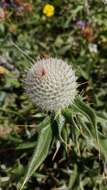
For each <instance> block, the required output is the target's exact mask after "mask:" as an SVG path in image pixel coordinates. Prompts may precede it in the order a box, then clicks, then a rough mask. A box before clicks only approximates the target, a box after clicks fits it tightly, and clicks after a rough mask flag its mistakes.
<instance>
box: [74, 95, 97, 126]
mask: <svg viewBox="0 0 107 190" xmlns="http://www.w3.org/2000/svg"><path fill="white" fill-rule="evenodd" d="M75 108H77V110H78V111H79V112H80V113H82V114H83V115H85V116H86V117H87V119H88V120H89V121H90V122H91V124H92V125H93V126H94V127H95V128H96V114H95V112H94V110H93V109H92V108H91V107H90V106H88V105H87V104H86V103H85V102H83V101H82V98H81V97H80V96H78V97H77V98H76V99H75Z"/></svg>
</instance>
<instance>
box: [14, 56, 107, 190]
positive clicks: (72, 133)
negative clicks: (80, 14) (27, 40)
mask: <svg viewBox="0 0 107 190" xmlns="http://www.w3.org/2000/svg"><path fill="white" fill-rule="evenodd" d="M77 86H78V85H77V82H76V76H75V72H74V70H73V69H72V66H71V65H68V64H67V63H66V62H64V61H63V60H61V59H57V58H48V59H42V60H38V61H37V62H36V63H34V64H33V65H32V66H31V68H29V69H28V71H27V73H26V75H25V77H24V88H25V92H26V94H27V95H28V96H29V97H30V99H31V101H32V102H33V103H34V104H35V105H36V106H37V107H38V108H40V109H41V110H42V111H46V112H47V114H46V117H44V119H43V121H41V122H40V123H39V124H38V126H37V127H38V129H39V134H38V141H37V144H36V147H35V150H34V154H33V156H32V157H31V160H30V162H29V165H28V169H27V172H26V174H25V176H24V179H23V180H22V182H21V184H20V183H19V184H18V185H19V186H18V187H19V189H20V190H22V189H23V188H24V186H25V184H26V183H27V181H28V180H29V178H30V177H31V176H32V175H33V174H34V173H35V171H36V170H37V169H38V168H39V166H40V165H41V164H42V163H43V161H44V160H45V158H46V157H47V156H48V153H49V151H50V149H51V147H52V146H56V150H55V152H54V154H53V159H54V157H55V156H56V154H57V152H58V151H59V149H60V146H63V147H64V150H65V151H66V152H67V150H68V147H69V148H70V147H72V149H73V151H74V152H75V154H77V155H78V154H80V153H78V149H79V148H78V146H79V143H81V138H82V139H83V145H82V147H81V149H82V152H84V150H85V151H86V150H87V151H88V150H91V149H92V148H95V149H96V150H97V151H98V153H99V155H100V154H101V155H102V157H103V159H104V160H107V156H106V150H107V147H106V146H105V145H104V143H105V140H106V136H105V132H104V128H103V127H102V130H101V131H100V130H98V124H99V123H101V122H102V121H103V123H105V121H106V119H105V118H104V117H102V116H101V115H100V116H99V115H98V114H97V113H96V112H95V110H93V109H92V108H91V107H90V106H89V105H88V104H87V103H85V102H84V101H83V98H82V97H81V96H80V95H78V93H77ZM50 112H52V113H53V114H50ZM53 115H54V117H53ZM83 147H84V148H83ZM99 159H100V156H99ZM71 173H72V172H71ZM73 183H74V182H72V175H70V176H69V183H68V185H67V189H69V190H71V189H72V187H73Z"/></svg>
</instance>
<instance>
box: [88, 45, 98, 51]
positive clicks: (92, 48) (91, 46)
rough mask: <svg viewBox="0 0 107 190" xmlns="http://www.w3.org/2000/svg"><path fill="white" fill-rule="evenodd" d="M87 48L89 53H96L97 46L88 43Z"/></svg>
mask: <svg viewBox="0 0 107 190" xmlns="http://www.w3.org/2000/svg"><path fill="white" fill-rule="evenodd" d="M88 48H89V51H90V53H98V47H97V44H92V43H90V44H89V45H88Z"/></svg>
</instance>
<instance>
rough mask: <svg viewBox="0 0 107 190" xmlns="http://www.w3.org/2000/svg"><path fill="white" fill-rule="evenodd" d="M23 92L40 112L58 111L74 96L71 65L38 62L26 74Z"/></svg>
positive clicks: (55, 61)
mask: <svg viewBox="0 0 107 190" xmlns="http://www.w3.org/2000/svg"><path fill="white" fill-rule="evenodd" d="M24 83H25V90H26V93H27V94H28V95H29V97H30V98H31V99H32V101H33V102H34V103H35V104H36V105H37V106H38V107H39V108H41V109H42V110H46V111H58V110H59V109H63V108H65V107H67V106H68V105H69V104H71V103H72V102H73V100H74V98H75V96H76V93H77V91H76V88H77V83H76V77H75V72H74V71H73V70H72V67H71V65H68V64H67V63H65V62H64V61H63V60H61V59H57V58H48V59H42V60H38V61H37V62H36V63H35V64H34V65H33V66H32V67H31V68H30V69H29V70H28V72H27V74H26V77H25V80H24Z"/></svg>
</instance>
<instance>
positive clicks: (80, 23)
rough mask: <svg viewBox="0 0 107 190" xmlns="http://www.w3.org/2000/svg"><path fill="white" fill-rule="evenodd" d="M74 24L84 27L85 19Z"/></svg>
mask: <svg viewBox="0 0 107 190" xmlns="http://www.w3.org/2000/svg"><path fill="white" fill-rule="evenodd" d="M76 25H77V26H78V27H79V28H81V29H83V28H85V26H86V21H83V20H79V21H77V22H76Z"/></svg>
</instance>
